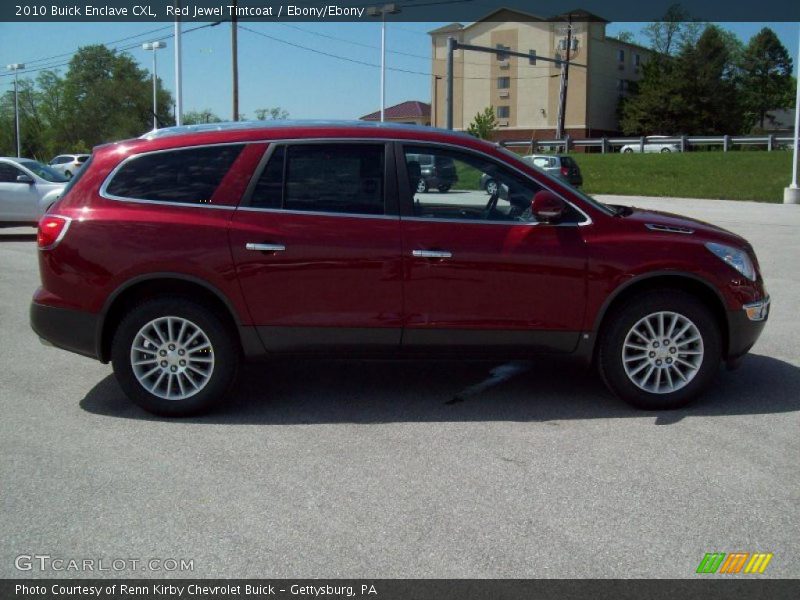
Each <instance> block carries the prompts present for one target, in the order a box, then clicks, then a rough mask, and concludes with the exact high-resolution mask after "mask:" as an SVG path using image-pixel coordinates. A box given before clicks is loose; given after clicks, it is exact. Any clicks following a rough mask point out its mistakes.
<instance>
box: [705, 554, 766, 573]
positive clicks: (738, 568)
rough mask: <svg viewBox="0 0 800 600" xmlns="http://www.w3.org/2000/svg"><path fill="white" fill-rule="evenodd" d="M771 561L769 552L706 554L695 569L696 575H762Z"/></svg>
mask: <svg viewBox="0 0 800 600" xmlns="http://www.w3.org/2000/svg"><path fill="white" fill-rule="evenodd" d="M771 560H772V553H771V552H753V553H752V554H751V553H750V552H731V553H729V554H726V553H725V552H707V553H706V555H705V556H704V557H703V560H701V561H700V564H699V565H698V567H697V573H718V574H729V575H735V574H736V573H746V574H756V573H763V572H764V571H766V570H767V565H768V564H769V561H771Z"/></svg>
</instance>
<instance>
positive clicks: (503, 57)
mask: <svg viewBox="0 0 800 600" xmlns="http://www.w3.org/2000/svg"><path fill="white" fill-rule="evenodd" d="M495 48H497V49H498V50H511V46H504V45H503V44H497V45H496V46H495ZM497 60H508V54H506V53H505V52H498V53H497Z"/></svg>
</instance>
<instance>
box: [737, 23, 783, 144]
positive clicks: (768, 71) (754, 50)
mask: <svg viewBox="0 0 800 600" xmlns="http://www.w3.org/2000/svg"><path fill="white" fill-rule="evenodd" d="M740 67H741V78H742V99H743V102H744V107H745V110H746V111H747V113H748V116H750V117H751V118H752V119H753V120H755V121H756V122H757V123H758V124H759V126H760V128H761V129H762V130H763V129H764V124H765V121H766V119H767V116H768V111H770V110H776V109H781V108H789V107H790V106H792V105H793V103H794V98H793V92H794V89H793V88H792V59H791V57H790V56H789V52H788V51H787V50H786V48H785V47H784V46H783V44H781V42H780V40H779V39H778V36H777V35H775V32H774V31H772V29H770V28H768V27H765V28H764V29H762V30H761V31H759V32H758V33H757V34H756V35H755V36H753V38H752V39H751V40H750V42H749V43H748V44H747V46H746V47H745V48H744V51H743V52H742V56H741V61H740Z"/></svg>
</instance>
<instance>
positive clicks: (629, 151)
mask: <svg viewBox="0 0 800 600" xmlns="http://www.w3.org/2000/svg"><path fill="white" fill-rule="evenodd" d="M622 152H623V153H625V154H633V148H625V149H624V150H623V151H622Z"/></svg>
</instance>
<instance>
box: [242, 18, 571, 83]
mask: <svg viewBox="0 0 800 600" xmlns="http://www.w3.org/2000/svg"><path fill="white" fill-rule="evenodd" d="M239 28H240V29H242V30H244V31H248V32H250V33H254V34H256V35H260V36H261V37H264V38H267V39H269V40H272V41H274V42H278V43H281V44H286V45H287V46H292V47H294V48H300V49H301V50H306V51H308V52H313V53H315V54H321V55H322V56H327V57H329V58H335V59H337V60H343V61H345V62H350V63H354V64H357V65H363V66H366V67H374V68H380V65H378V64H376V63H371V62H367V61H365V60H360V59H357V58H350V57H349V56H342V55H341V54H333V53H332V52H326V51H324V50H318V49H317V48H311V47H310V46H304V45H302V44H298V43H296V42H290V41H288V40H284V39H281V38H278V37H275V36H273V35H269V34H266V33H263V32H261V31H256V30H255V29H250V28H249V27H247V26H246V25H239ZM481 66H486V65H481ZM386 69H387V70H389V71H397V72H399V73H407V74H410V75H424V76H425V77H433V75H432V74H431V73H430V72H427V71H415V70H413V69H403V68H400V67H389V66H387V67H386ZM549 77H557V75H539V76H536V77H509V79H517V80H519V79H545V78H549ZM456 79H467V80H493V79H495V78H494V77H464V76H461V77H456Z"/></svg>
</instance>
